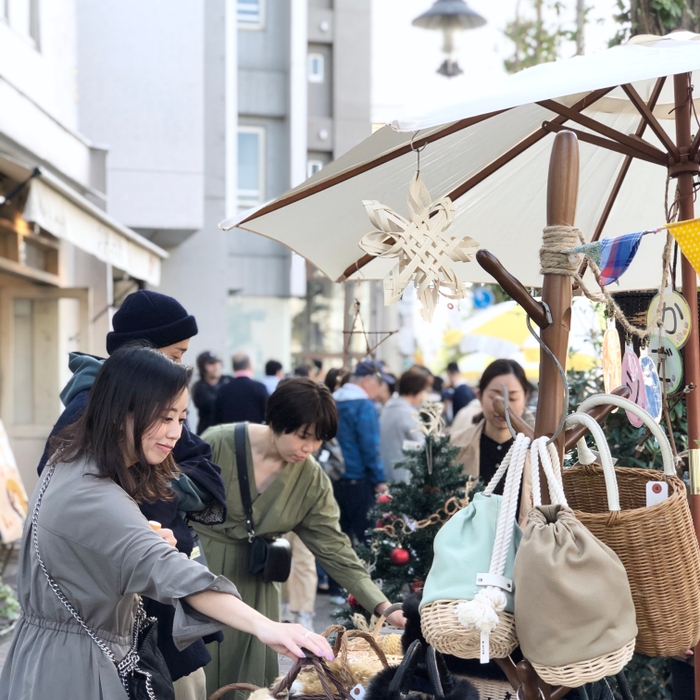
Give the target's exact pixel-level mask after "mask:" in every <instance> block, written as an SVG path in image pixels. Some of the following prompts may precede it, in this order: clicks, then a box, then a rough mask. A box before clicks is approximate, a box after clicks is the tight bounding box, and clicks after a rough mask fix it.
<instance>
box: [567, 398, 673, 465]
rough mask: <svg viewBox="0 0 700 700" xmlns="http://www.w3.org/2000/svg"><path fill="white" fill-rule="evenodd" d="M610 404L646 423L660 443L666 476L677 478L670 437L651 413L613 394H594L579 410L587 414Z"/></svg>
mask: <svg viewBox="0 0 700 700" xmlns="http://www.w3.org/2000/svg"><path fill="white" fill-rule="evenodd" d="M609 404H612V405H613V406H617V407H618V408H624V409H625V411H629V412H630V413H633V414H634V415H635V416H637V418H639V419H640V420H641V421H642V423H644V425H645V427H647V428H649V432H651V434H652V435H653V436H654V437H655V438H656V441H657V442H658V443H659V449H660V450H661V457H662V458H663V463H664V474H665V475H666V476H676V467H675V461H674V459H673V452H672V451H671V444H670V443H669V441H668V437H666V433H665V432H664V431H663V428H661V426H659V425H658V423H657V422H656V421H655V420H654V419H653V418H652V417H651V416H650V415H649V413H648V412H647V411H645V410H644V409H643V408H640V407H639V406H637V404H636V403H634V402H633V401H630V400H629V399H623V398H622V397H621V396H615V395H613V394H594V395H593V396H589V397H588V398H587V399H586V400H585V401H583V402H582V403H581V405H580V406H579V407H578V409H577V410H578V411H579V412H580V413H585V412H587V411H589V410H590V409H591V408H595V407H596V406H605V405H609Z"/></svg>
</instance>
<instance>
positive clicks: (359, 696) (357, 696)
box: [350, 683, 365, 700]
mask: <svg viewBox="0 0 700 700" xmlns="http://www.w3.org/2000/svg"><path fill="white" fill-rule="evenodd" d="M350 697H351V698H354V700H364V697H365V688H364V686H362V685H360V684H359V683H358V684H357V685H355V686H353V687H352V688H350Z"/></svg>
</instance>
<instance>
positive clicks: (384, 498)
mask: <svg viewBox="0 0 700 700" xmlns="http://www.w3.org/2000/svg"><path fill="white" fill-rule="evenodd" d="M393 500H394V499H393V498H392V497H391V496H390V495H389V494H388V493H380V494H379V496H378V498H377V503H383V504H386V503H391V502H392V501H393Z"/></svg>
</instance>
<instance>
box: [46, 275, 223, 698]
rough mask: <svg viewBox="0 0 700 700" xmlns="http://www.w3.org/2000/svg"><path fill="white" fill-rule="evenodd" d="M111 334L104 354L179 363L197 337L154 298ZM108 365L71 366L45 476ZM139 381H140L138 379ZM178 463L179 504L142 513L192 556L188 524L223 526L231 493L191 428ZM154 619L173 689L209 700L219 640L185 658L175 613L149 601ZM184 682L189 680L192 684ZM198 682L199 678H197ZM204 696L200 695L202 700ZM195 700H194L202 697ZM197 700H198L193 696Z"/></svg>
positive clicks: (80, 359)
mask: <svg viewBox="0 0 700 700" xmlns="http://www.w3.org/2000/svg"><path fill="white" fill-rule="evenodd" d="M112 325H113V327H114V331H112V332H111V333H108V334H107V352H108V353H109V354H110V355H111V354H112V353H113V352H114V351H115V350H116V349H117V348H119V347H121V346H122V345H124V344H125V343H128V342H130V341H147V342H149V343H151V344H152V345H154V346H155V347H156V348H158V349H159V350H160V352H162V353H163V354H164V355H166V356H168V357H169V358H170V359H171V360H173V361H175V362H182V356H183V354H184V353H185V352H186V351H187V348H188V346H189V342H190V338H191V337H192V336H194V335H196V334H197V323H196V321H195V319H194V316H190V315H189V314H188V313H187V311H185V309H184V308H183V306H182V305H181V304H180V303H179V302H177V301H176V300H175V299H173V298H172V297H169V296H166V295H164V294H158V293H157V292H152V291H149V290H143V289H142V290H139V291H138V292H135V293H133V294H130V295H129V296H128V297H127V298H126V299H125V300H124V303H123V304H122V306H121V307H120V309H119V310H118V311H117V313H116V314H115V315H114V318H113V320H112ZM103 362H104V359H102V358H99V357H94V356H93V355H86V354H83V353H77V352H76V353H71V354H70V360H69V363H68V366H69V368H70V369H71V370H72V371H73V377H72V378H71V379H70V381H69V382H68V384H67V385H66V387H65V388H64V390H63V391H62V392H61V401H62V402H63V404H64V406H65V407H66V408H65V410H64V411H63V413H62V414H61V416H60V417H59V419H58V421H57V422H56V425H55V426H54V427H53V430H52V431H51V435H50V436H49V439H48V440H47V442H46V447H45V448H44V454H43V456H42V458H41V461H40V463H39V467H38V472H39V474H41V472H42V470H43V469H44V466H45V465H46V462H47V460H48V458H49V449H50V442H51V438H52V437H53V436H54V435H56V434H58V433H59V432H60V431H61V430H62V429H63V428H64V427H66V426H68V425H71V424H72V423H74V422H75V421H76V420H78V418H80V416H81V415H82V414H83V412H84V411H85V407H86V406H87V402H88V396H89V394H90V389H91V387H92V385H93V382H94V381H95V377H96V376H97V373H98V372H99V371H100V368H101V367H102V363H103ZM134 381H138V377H134ZM173 457H174V459H175V461H176V462H177V465H178V467H179V469H180V471H181V472H182V474H181V475H180V477H179V478H178V480H177V481H173V483H172V488H173V491H174V492H175V494H176V496H177V497H176V498H174V499H173V500H171V501H157V502H156V503H142V504H140V505H139V508H140V509H141V512H142V513H143V514H144V515H145V516H146V518H147V519H148V520H155V521H157V522H159V523H160V524H161V525H162V527H163V528H167V529H169V530H172V532H173V535H174V536H175V539H176V540H177V548H178V550H180V551H181V552H183V553H184V554H186V555H187V556H190V555H191V554H192V550H193V545H194V536H193V531H192V530H191V529H190V527H189V526H188V524H187V520H194V521H196V522H200V523H203V524H205V525H211V524H218V523H222V522H224V520H225V519H226V492H225V489H224V484H223V482H222V481H221V476H220V475H221V470H220V469H219V467H218V466H217V465H216V464H214V463H213V462H212V453H211V448H210V447H209V445H208V444H207V443H206V442H204V440H202V439H201V438H200V437H198V436H197V435H195V434H194V433H192V432H190V430H189V428H188V427H187V424H186V423H185V424H184V425H183V426H182V435H181V437H180V439H179V440H178V441H177V443H176V444H175V448H174V449H173ZM145 603H146V610H147V612H148V614H149V615H152V616H155V617H157V618H158V648H159V649H160V651H161V652H162V654H163V657H164V658H165V661H166V663H167V665H168V670H169V671H170V676H171V678H172V680H173V681H174V682H179V683H180V684H182V688H183V690H185V689H187V690H185V695H183V697H189V696H188V695H187V692H188V690H189V689H194V688H196V687H197V684H199V685H201V694H203V693H205V692H206V691H205V690H204V688H205V680H204V672H203V670H201V669H202V668H203V667H204V666H206V664H208V663H209V661H211V656H210V654H209V652H208V651H207V648H206V646H205V641H206V643H209V642H211V641H214V639H218V640H221V639H223V637H221V636H220V634H219V635H214V636H212V637H208V638H205V640H204V641H203V640H201V639H200V640H197V641H196V642H194V643H193V644H191V645H190V646H188V647H187V648H186V649H184V650H183V651H178V650H177V649H176V647H175V644H174V642H173V637H172V628H173V619H174V615H175V608H174V607H172V606H171V605H163V604H162V603H158V602H157V601H155V600H149V599H145ZM190 674H194V675H192V676H191V677H190V678H186V676H190ZM200 676H201V678H200ZM201 694H200V695H201ZM200 695H197V697H200ZM193 697H194V696H193Z"/></svg>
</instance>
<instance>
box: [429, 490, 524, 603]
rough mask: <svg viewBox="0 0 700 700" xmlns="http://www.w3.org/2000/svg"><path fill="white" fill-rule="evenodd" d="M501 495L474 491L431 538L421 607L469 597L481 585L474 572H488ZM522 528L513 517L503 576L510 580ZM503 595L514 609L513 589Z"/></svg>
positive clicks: (469, 598)
mask: <svg viewBox="0 0 700 700" xmlns="http://www.w3.org/2000/svg"><path fill="white" fill-rule="evenodd" d="M501 502H502V497H501V496H497V495H493V496H485V495H484V494H483V493H477V494H476V495H475V496H474V499H473V500H472V502H471V503H470V504H469V505H468V506H467V507H466V508H463V509H462V510H460V511H459V512H457V513H455V514H454V515H453V516H452V517H451V518H450V520H449V521H448V522H446V523H445V524H444V525H443V526H442V528H441V529H440V531H439V532H438V534H437V535H436V537H435V541H434V543H433V551H434V558H433V565H432V567H431V568H430V573H429V574H428V577H427V579H426V581H425V587H424V588H423V599H422V601H421V610H422V609H423V608H424V607H425V606H426V605H427V604H428V603H434V602H436V601H438V600H472V599H473V598H474V596H476V594H477V593H478V592H479V591H480V590H481V589H482V588H483V586H480V585H478V584H477V574H482V573H488V571H489V567H490V565H491V555H492V553H493V545H494V541H495V539H496V527H497V525H498V516H499V514H500V512H501ZM521 538H522V530H521V529H520V526H519V525H518V523H517V522H515V519H514V520H513V537H512V538H511V541H510V547H509V548H508V554H507V556H506V565H505V569H504V572H503V576H504V577H505V578H507V579H509V580H510V581H512V580H513V562H514V561H515V552H516V551H517V549H518V545H519V544H520V540H521ZM504 592H505V594H506V600H507V603H506V607H505V610H506V611H507V612H510V613H512V612H513V610H514V600H513V591H512V589H511V590H510V591H504Z"/></svg>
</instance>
